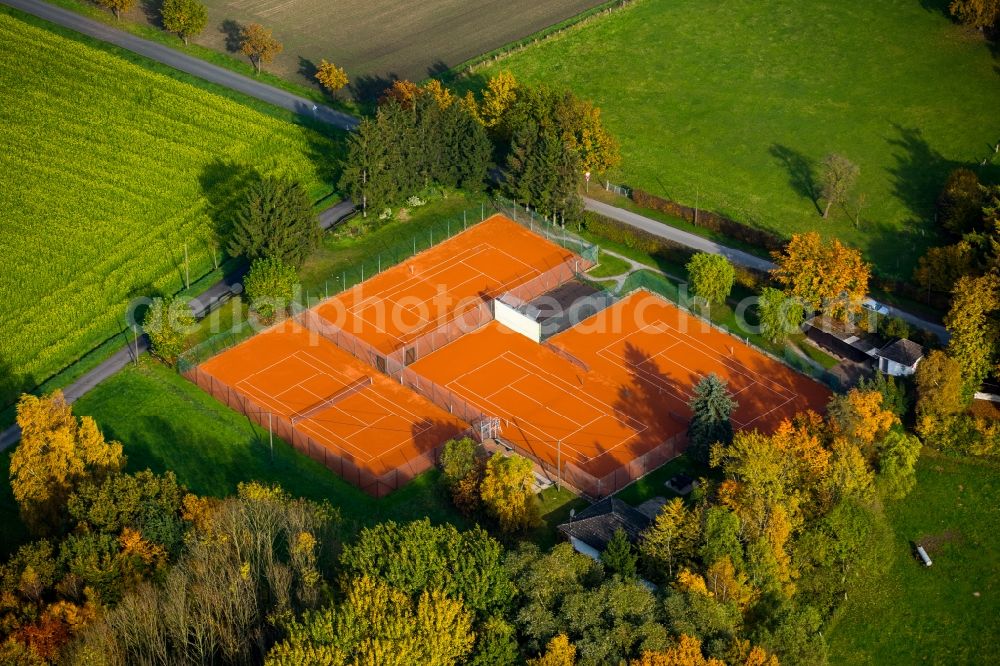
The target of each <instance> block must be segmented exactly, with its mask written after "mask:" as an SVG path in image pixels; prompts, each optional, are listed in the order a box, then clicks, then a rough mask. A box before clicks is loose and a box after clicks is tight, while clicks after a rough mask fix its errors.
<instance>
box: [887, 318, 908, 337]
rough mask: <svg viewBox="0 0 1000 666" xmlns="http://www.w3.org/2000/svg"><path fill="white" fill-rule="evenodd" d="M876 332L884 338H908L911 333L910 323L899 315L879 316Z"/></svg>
mask: <svg viewBox="0 0 1000 666" xmlns="http://www.w3.org/2000/svg"><path fill="white" fill-rule="evenodd" d="M878 332H879V334H880V335H881V336H882V337H884V338H904V339H909V337H910V336H911V335H912V334H913V332H912V330H911V329H910V325H909V324H907V323H906V322H905V321H903V320H902V319H900V318H899V317H881V318H879V322H878Z"/></svg>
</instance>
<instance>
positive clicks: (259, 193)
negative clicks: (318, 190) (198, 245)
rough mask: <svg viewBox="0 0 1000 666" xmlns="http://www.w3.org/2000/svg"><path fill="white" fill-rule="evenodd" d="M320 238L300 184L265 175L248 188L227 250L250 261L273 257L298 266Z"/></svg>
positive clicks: (316, 222) (313, 216) (304, 190)
mask: <svg viewBox="0 0 1000 666" xmlns="http://www.w3.org/2000/svg"><path fill="white" fill-rule="evenodd" d="M319 239H320V228H319V222H318V221H317V219H316V215H315V214H314V213H313V210H312V203H311V202H310V201H309V195H308V193H306V189H305V188H304V187H303V186H302V184H301V183H299V182H297V181H294V180H292V179H290V178H286V177H283V176H264V177H263V178H261V179H260V180H259V181H258V182H256V183H254V184H252V185H251V186H250V187H249V188H248V189H247V193H246V197H245V198H244V200H243V203H242V204H241V205H240V207H239V209H238V210H237V211H236V219H235V221H234V223H233V229H232V232H231V234H230V237H229V247H228V250H229V254H231V255H233V256H234V257H245V258H246V259H248V260H249V261H254V260H256V259H262V258H272V259H280V260H281V261H282V262H284V263H286V264H289V265H291V266H301V265H302V262H303V261H305V258H306V257H307V256H309V253H310V252H312V251H313V250H314V249H316V246H317V245H318V244H319Z"/></svg>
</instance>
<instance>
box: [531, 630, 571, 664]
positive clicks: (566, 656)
mask: <svg viewBox="0 0 1000 666" xmlns="http://www.w3.org/2000/svg"><path fill="white" fill-rule="evenodd" d="M575 663H576V646H575V645H573V644H572V643H570V642H569V637H568V636H567V635H566V634H558V635H556V636H554V637H553V638H552V640H550V641H549V644H548V645H546V646H545V654H543V655H541V656H539V657H538V658H536V659H529V660H528V666H573V664H575Z"/></svg>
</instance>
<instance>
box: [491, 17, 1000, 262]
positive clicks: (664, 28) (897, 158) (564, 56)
mask: <svg viewBox="0 0 1000 666" xmlns="http://www.w3.org/2000/svg"><path fill="white" fill-rule="evenodd" d="M946 4H947V3H946V2H944V1H943V0H929V1H925V2H921V1H918V0H885V1H884V2H868V1H865V0H815V1H812V2H805V3H803V2H797V1H795V0H771V1H770V2H767V3H761V2H756V1H754V0H732V1H731V2H725V3H705V2H699V1H698V0H673V1H671V2H666V1H665V0H642V1H640V2H637V3H635V5H633V6H632V7H631V8H629V9H626V10H624V11H621V12H617V13H615V14H613V15H610V16H608V17H605V18H602V19H601V20H599V21H595V22H593V23H590V24H588V25H586V26H584V27H582V28H580V29H576V30H571V31H570V32H568V33H567V34H564V35H562V36H560V37H556V38H554V39H552V40H549V41H546V42H543V43H541V44H539V45H536V46H533V47H531V48H528V49H526V50H524V51H522V52H520V53H517V54H515V55H513V56H511V57H510V58H507V59H504V60H502V61H500V62H499V63H498V64H495V65H491V66H490V67H489V68H487V69H484V70H481V71H477V72H476V76H477V77H478V76H480V75H484V76H488V75H490V74H492V73H494V72H495V71H497V70H499V69H507V70H510V71H512V72H514V73H515V74H516V75H517V76H518V77H520V78H522V79H524V80H526V81H531V82H544V83H548V84H552V85H566V86H569V87H570V88H572V89H573V90H574V91H576V92H577V93H578V94H579V95H581V96H582V97H585V98H589V99H592V100H594V101H595V103H596V104H598V105H599V106H601V108H602V109H603V112H604V116H603V117H604V118H605V120H606V122H607V125H608V126H609V128H610V129H611V131H612V132H613V133H614V134H615V135H616V136H617V137H618V138H619V139H620V140H621V143H622V154H623V157H624V164H623V166H622V168H621V173H620V174H617V175H616V176H613V177H617V178H620V179H621V180H622V181H623V182H625V183H626V184H628V185H630V186H633V187H640V188H642V189H645V190H647V191H650V192H652V193H654V194H658V195H663V196H668V197H671V198H673V199H676V200H678V201H681V202H683V203H686V204H695V203H697V204H698V205H700V206H701V207H703V208H706V209H713V210H717V211H719V212H721V213H724V214H727V215H730V216H732V217H734V218H736V219H739V220H743V221H747V222H750V223H752V224H755V225H758V226H760V227H763V228H767V229H771V230H774V231H776V232H778V233H781V234H783V235H788V234H790V233H792V232H796V231H805V230H818V231H820V232H822V233H826V234H835V235H837V236H839V237H841V238H842V239H844V240H845V241H847V242H849V243H850V244H851V245H854V246H858V247H860V248H863V250H864V252H865V254H866V256H867V257H868V258H869V259H870V260H872V261H874V262H876V264H877V266H878V269H879V270H880V271H881V272H882V273H885V274H892V275H898V276H902V277H904V278H906V277H909V275H910V272H911V270H912V267H913V265H914V264H915V261H916V258H917V257H919V256H920V255H921V254H922V253H923V251H924V249H925V248H926V247H927V246H929V245H931V244H934V243H935V242H936V238H935V234H934V233H933V231H932V229H933V225H932V214H933V210H932V206H933V201H934V199H935V197H936V195H937V193H938V191H939V189H940V186H941V184H942V183H943V181H944V178H945V176H946V175H947V173H948V172H949V170H950V169H952V168H954V167H956V166H959V165H970V164H976V165H978V164H979V162H980V161H981V160H982V159H984V158H985V157H986V156H987V155H990V156H992V155H993V146H994V145H995V144H996V142H997V140H998V139H1000V113H997V109H1000V78H998V72H1000V61H998V60H997V59H996V58H995V57H994V55H992V54H991V52H990V49H989V47H988V45H987V43H986V42H984V41H983V40H982V38H981V37H980V36H979V35H978V34H976V33H969V32H967V31H964V30H963V29H961V28H959V27H956V26H954V25H953V24H952V23H951V21H950V19H948V18H947V17H946V16H945V15H944V6H945V5H946ZM831 152H839V153H842V154H844V155H846V156H847V157H848V158H850V159H851V160H853V161H854V162H855V163H856V164H858V165H859V167H860V169H861V177H860V179H859V183H858V191H860V192H863V193H865V194H866V196H867V200H868V205H867V206H866V207H865V208H864V209H863V211H862V215H861V220H862V221H861V224H860V228H855V227H854V225H853V223H852V221H851V219H850V217H849V215H848V212H847V211H843V210H839V209H834V210H833V212H832V219H830V220H823V219H822V218H821V217H820V215H819V212H818V207H817V205H816V203H815V201H814V196H813V194H812V193H813V192H814V190H815V188H816V185H815V168H816V165H817V163H818V162H819V161H821V160H822V159H823V157H824V156H825V155H827V154H828V153H831ZM988 171H989V174H991V175H992V176H993V177H996V178H1000V160H996V159H994V165H993V166H991V167H989V168H988ZM810 173H811V174H812V175H810ZM592 189H593V185H592Z"/></svg>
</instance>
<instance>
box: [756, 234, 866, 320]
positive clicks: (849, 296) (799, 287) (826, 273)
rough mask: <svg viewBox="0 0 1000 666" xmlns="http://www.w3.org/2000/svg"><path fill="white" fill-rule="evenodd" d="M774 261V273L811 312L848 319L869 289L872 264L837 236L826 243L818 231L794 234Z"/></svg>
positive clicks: (858, 306) (857, 309) (786, 290)
mask: <svg viewBox="0 0 1000 666" xmlns="http://www.w3.org/2000/svg"><path fill="white" fill-rule="evenodd" d="M774 260H775V262H776V263H777V267H776V268H774V269H773V270H772V271H771V274H772V275H773V276H774V278H775V279H776V280H777V281H778V282H779V283H780V284H781V285H783V286H784V288H785V292H786V293H787V294H788V295H789V296H792V297H794V298H797V299H798V300H800V301H801V302H802V303H803V304H804V305H805V306H806V308H807V309H808V310H810V311H815V310H821V311H822V312H823V313H824V314H826V315H829V316H831V317H833V318H835V319H838V320H841V321H847V320H849V319H850V317H851V315H853V314H855V313H856V312H858V311H859V309H860V307H861V301H862V300H863V299H864V297H865V294H867V292H868V280H869V278H870V277H871V267H870V266H869V265H868V264H867V263H865V261H864V260H863V259H862V258H861V252H859V251H858V250H855V249H853V248H849V247H846V246H845V245H843V244H842V243H841V242H840V241H839V240H837V239H831V240H829V241H826V242H824V241H823V240H822V239H821V238H820V236H819V234H818V233H816V232H814V231H811V232H809V233H805V234H794V235H793V236H792V240H791V241H789V243H788V245H787V246H786V247H785V249H784V250H783V251H781V252H775V253H774Z"/></svg>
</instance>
